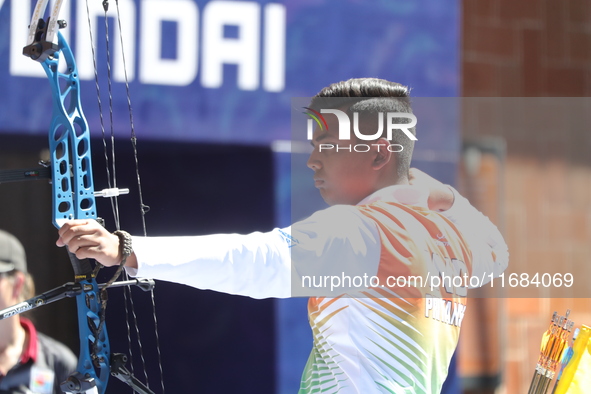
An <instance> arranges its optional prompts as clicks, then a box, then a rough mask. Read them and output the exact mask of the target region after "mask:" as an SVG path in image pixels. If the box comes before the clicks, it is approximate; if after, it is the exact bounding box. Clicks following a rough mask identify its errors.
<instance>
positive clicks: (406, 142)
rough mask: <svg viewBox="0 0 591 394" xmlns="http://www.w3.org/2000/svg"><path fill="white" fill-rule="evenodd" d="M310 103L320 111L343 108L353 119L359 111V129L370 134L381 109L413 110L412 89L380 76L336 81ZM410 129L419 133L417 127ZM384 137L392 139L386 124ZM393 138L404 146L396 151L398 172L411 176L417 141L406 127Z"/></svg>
mask: <svg viewBox="0 0 591 394" xmlns="http://www.w3.org/2000/svg"><path fill="white" fill-rule="evenodd" d="M310 107H311V108H312V109H314V110H317V111H319V110H320V109H329V108H330V109H341V110H342V111H344V112H345V113H347V115H348V116H349V119H353V113H354V112H357V113H359V128H360V130H359V131H360V132H361V133H362V134H366V135H369V134H375V132H376V130H377V129H378V116H379V115H378V114H379V113H384V114H385V113H388V112H403V113H412V107H411V103H410V89H409V88H408V87H406V86H404V85H401V84H399V83H396V82H390V81H386V80H384V79H378V78H355V79H349V80H347V81H341V82H337V83H333V84H332V85H330V86H327V87H325V88H324V89H322V90H321V91H320V92H318V94H316V95H315V96H314V97H313V98H312V101H311V102H310ZM384 116H385V115H384ZM393 121H394V122H395V123H398V124H402V123H409V122H410V119H408V118H394V119H393ZM385 123H386V122H385V120H384V124H385ZM408 130H409V131H410V132H411V133H412V134H413V135H416V130H415V127H412V128H409V129H408ZM380 138H385V139H388V138H387V133H386V127H385V126H384V130H383V132H382V135H381V136H379V137H377V138H376V140H377V139H380ZM389 142H390V143H391V144H399V145H401V146H402V147H403V149H402V151H401V152H396V153H394V157H395V160H396V175H397V176H398V178H408V176H409V173H408V172H409V169H410V162H411V159H412V152H413V149H414V141H413V140H411V139H410V138H408V136H406V135H405V134H404V133H403V132H402V131H400V130H398V131H396V130H395V131H394V132H393V133H392V138H390V139H389Z"/></svg>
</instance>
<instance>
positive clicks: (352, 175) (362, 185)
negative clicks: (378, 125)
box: [307, 117, 376, 205]
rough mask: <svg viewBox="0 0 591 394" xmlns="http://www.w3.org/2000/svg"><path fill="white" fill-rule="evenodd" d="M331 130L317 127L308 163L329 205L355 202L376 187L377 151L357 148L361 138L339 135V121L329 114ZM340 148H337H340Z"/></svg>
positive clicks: (315, 181)
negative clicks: (340, 136)
mask: <svg viewBox="0 0 591 394" xmlns="http://www.w3.org/2000/svg"><path fill="white" fill-rule="evenodd" d="M327 118H328V119H327V123H328V130H327V129H325V130H321V129H320V128H317V129H316V130H315V131H314V136H313V139H312V141H311V143H312V146H313V147H314V150H313V152H312V153H311V154H310V157H309V159H308V163H307V165H308V167H309V168H310V169H312V170H313V171H314V185H315V186H316V188H318V190H319V191H320V195H321V196H322V198H323V199H324V201H325V202H326V203H327V204H329V205H336V204H348V205H355V204H357V203H359V201H361V200H362V199H364V198H365V197H367V196H368V195H369V194H371V193H372V192H373V191H375V187H374V185H375V179H376V178H375V176H376V172H375V171H374V170H373V168H372V163H373V160H374V156H375V155H374V154H373V152H372V150H370V151H369V152H355V149H354V147H355V145H356V144H357V143H359V142H360V141H359V140H357V139H356V138H354V137H352V139H351V140H342V141H340V140H339V139H338V122H337V121H336V118H335V119H331V118H332V117H327ZM337 148H338V149H337Z"/></svg>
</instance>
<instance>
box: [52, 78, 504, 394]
mask: <svg viewBox="0 0 591 394" xmlns="http://www.w3.org/2000/svg"><path fill="white" fill-rule="evenodd" d="M408 97H409V94H408V89H407V88H406V87H404V86H402V85H400V84H397V83H393V82H389V81H385V80H380V79H373V78H363V79H352V80H348V81H344V82H339V83H336V84H333V85H330V86H329V87H327V88H325V89H323V90H322V91H321V92H320V93H318V94H317V95H316V96H315V97H314V98H313V100H312V103H311V105H310V108H311V109H314V110H321V109H323V108H321V107H324V109H326V106H328V107H330V108H332V109H338V110H340V111H343V112H344V113H346V114H348V115H350V116H355V115H354V114H355V113H357V115H356V116H358V117H359V118H358V121H359V122H358V123H357V124H358V125H359V128H360V130H359V131H360V132H361V133H362V134H363V135H370V134H376V130H378V129H379V116H378V114H385V113H411V112H412V110H411V107H410V103H409V98H408ZM325 119H326V121H327V126H328V128H326V129H324V128H323V129H321V128H317V129H316V130H315V131H314V136H313V138H312V145H313V146H314V150H313V152H312V153H311V155H310V158H309V160H308V163H307V165H308V167H309V168H311V169H312V170H313V171H314V184H315V186H316V187H317V188H318V189H319V191H320V194H321V195H322V197H323V199H324V200H325V201H326V202H327V203H328V204H329V205H330V207H329V208H327V209H324V210H321V211H318V212H316V213H314V214H313V215H311V216H310V217H309V218H307V219H305V220H302V221H300V222H297V223H294V224H293V225H292V226H290V227H288V228H285V229H274V230H273V231H270V232H267V233H258V232H257V233H252V234H248V235H237V234H216V235H208V236H196V237H147V238H144V237H133V249H134V252H133V253H132V254H131V255H130V256H129V257H128V258H127V261H126V263H125V264H126V268H127V269H128V271H129V272H130V273H132V274H134V275H138V276H145V277H152V278H155V279H161V280H167V281H172V282H177V283H183V284H186V285H190V286H194V287H197V288H201V289H212V290H216V291H222V292H226V293H230V294H240V295H246V296H250V297H254V298H265V297H290V296H310V299H309V303H308V316H309V320H310V325H311V328H312V331H313V336H314V343H313V348H312V352H311V354H310V357H309V360H308V363H307V364H306V366H305V369H304V372H303V376H302V382H301V387H300V393H311V392H317V391H322V392H327V393H337V392H339V393H368V392H389V393H429V394H434V393H439V391H440V389H441V385H442V384H443V381H444V380H445V377H446V375H447V368H448V365H449V360H450V358H451V356H452V354H453V351H454V350H455V347H456V345H457V341H458V336H459V331H460V327H461V322H462V319H463V316H464V314H465V313H466V287H467V285H466V283H465V282H451V281H450V282H449V283H441V282H439V283H438V284H437V285H436V286H433V285H432V283H431V284H430V283H429V282H428V281H425V282H422V281H421V283H417V280H418V279H417V278H429V277H431V278H433V277H436V278H440V279H441V278H443V277H446V276H453V277H458V276H459V277H462V276H464V277H465V276H466V275H479V274H481V273H488V274H489V277H490V275H492V276H494V275H498V274H500V273H501V272H502V271H503V270H504V269H505V268H506V266H507V263H508V253H507V248H506V245H505V242H504V241H503V238H502V236H501V235H500V233H499V232H498V230H497V229H496V227H495V226H494V225H492V223H490V221H488V219H487V218H486V217H484V216H483V215H482V214H480V213H479V212H478V211H476V210H475V209H474V208H473V207H471V206H470V204H469V203H468V202H467V200H465V199H464V198H463V197H461V196H460V195H459V194H458V193H457V192H456V191H455V190H453V189H452V188H450V187H448V186H446V185H443V184H441V183H440V182H438V181H436V180H434V179H433V178H430V177H429V176H427V175H426V174H424V173H421V172H420V171H418V170H410V160H411V156H412V150H413V146H414V140H412V139H410V138H408V136H407V135H405V134H404V133H391V139H390V140H387V139H386V138H384V137H387V135H375V139H374V140H373V141H371V143H367V146H368V147H369V149H368V150H367V151H365V149H363V150H364V151H362V152H359V151H356V150H355V149H344V148H343V149H336V148H335V149H323V150H321V149H320V144H326V145H327V146H328V145H332V146H335V147H337V146H339V147H341V146H342V145H343V144H355V143H360V142H367V141H366V140H365V139H364V140H363V141H361V139H360V138H359V137H358V136H356V135H355V133H351V134H352V137H351V140H350V141H346V142H344V141H342V140H339V135H338V122H337V118H336V117H331V116H330V115H327V116H326V117H325ZM410 130H411V131H412V133H413V134H414V133H415V130H414V128H411V129H410ZM392 144H396V145H400V146H402V147H403V149H402V150H401V151H393V150H392V149H388V148H387V147H389V146H390V145H392ZM119 234H120V233H119ZM59 235H60V238H59V240H58V242H57V244H58V245H59V246H64V245H67V246H68V247H69V248H70V251H72V252H74V253H76V255H77V256H78V257H79V258H86V257H90V258H95V259H96V260H97V261H99V262H100V263H101V264H103V265H106V266H112V265H117V264H119V263H120V262H121V261H122V253H121V250H120V238H119V236H116V235H113V234H110V233H109V232H108V231H107V230H105V229H104V228H102V227H101V226H100V225H98V224H96V223H95V222H94V221H85V220H79V221H71V222H69V223H67V224H65V225H64V226H63V227H62V228H61V229H60V231H59ZM339 275H341V277H342V278H343V279H345V278H357V277H364V276H365V277H371V278H375V279H374V281H373V282H372V283H371V285H370V286H368V285H364V286H362V287H359V286H357V285H355V284H354V283H353V284H351V283H350V282H349V284H347V285H346V286H343V287H337V288H334V287H332V286H331V288H327V287H326V286H325V287H322V286H321V287H314V286H310V285H309V283H310V282H305V281H304V280H303V278H305V277H314V278H327V277H328V278H333V277H338V276H339ZM411 278H414V279H415V281H414V283H411V281H410V279H411ZM400 279H403V280H405V281H406V280H408V282H405V283H406V285H404V286H400ZM306 283H308V285H306Z"/></svg>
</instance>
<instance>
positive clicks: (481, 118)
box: [462, 0, 591, 393]
mask: <svg viewBox="0 0 591 394" xmlns="http://www.w3.org/2000/svg"><path fill="white" fill-rule="evenodd" d="M462 39H463V42H462V68H463V72H462V94H463V96H464V97H512V98H515V97H528V98H531V99H525V100H518V99H512V100H514V101H513V102H511V101H509V100H492V101H491V100H487V99H470V98H468V99H465V100H464V105H463V114H464V115H463V117H464V119H463V124H462V134H463V137H464V139H465V140H476V141H479V140H482V139H483V138H485V137H490V136H495V137H499V138H501V139H503V140H504V141H505V143H506V157H505V160H504V165H503V168H502V171H501V172H502V173H501V176H500V182H501V183H502V185H501V189H502V191H501V193H500V199H499V206H500V207H501V209H500V217H499V221H500V223H503V231H504V235H505V237H506V240H507V242H508V245H509V248H510V253H511V264H512V265H511V268H510V269H509V272H530V273H534V272H537V271H540V270H545V271H547V272H550V271H551V270H553V269H555V270H558V269H560V270H563V271H564V270H568V271H572V272H573V273H575V280H580V281H584V282H589V281H590V280H591V279H590V278H591V275H590V272H589V269H588V268H587V267H588V266H591V132H590V131H589V127H588V126H587V125H589V124H591V122H588V120H589V119H587V116H588V115H586V114H585V112H586V111H587V108H588V109H589V110H591V99H588V102H587V99H585V98H584V97H586V96H591V2H589V1H585V0H519V1H515V0H466V1H464V2H463V33H462ZM535 97H560V98H561V99H557V100H552V99H546V100H541V101H537V102H536V101H535V100H539V99H535ZM565 97H571V99H565ZM532 102H533V103H536V105H537V106H541V107H542V108H543V106H544V105H547V106H548V108H547V111H543V110H542V111H540V110H539V108H540V107H536V108H538V110H537V111H536V112H535V116H529V117H528V116H527V114H525V115H524V113H523V112H520V111H519V110H515V108H516V106H515V105H513V104H515V103H526V104H525V105H526V106H527V105H528V104H531V103H532ZM491 103H492V104H491ZM499 103H500V104H499ZM493 106H497V108H496V110H492V111H491V108H492V107H493ZM499 108H501V109H499ZM518 108H522V107H518ZM557 108H558V109H557ZM512 109H513V110H512ZM512 111H513V112H512ZM587 112H591V111H587ZM530 115H531V114H530ZM573 117H575V118H577V120H576V121H572V119H573ZM468 178H469V177H467V176H463V182H462V183H463V185H464V191H465V192H466V193H468V194H469V193H473V190H472V189H473V188H474V187H476V186H477V185H476V186H475V183H478V181H477V180H474V179H472V180H471V179H468ZM471 188H472V189H471ZM471 190H472V191H471ZM489 197H490V196H489ZM475 203H476V204H478V201H475ZM481 204H482V206H481V207H480V208H481V209H482V210H483V211H484V212H485V213H488V214H490V215H491V216H493V215H494V214H495V213H494V212H490V210H491V207H490V206H489V205H487V204H483V203H481ZM487 211H488V212H487ZM555 267H556V268H555ZM587 287H591V286H587ZM551 296H552V293H548V292H547V291H545V290H543V289H540V290H539V291H537V293H536V294H534V295H533V296H531V297H529V298H526V299H517V298H515V299H510V300H506V301H502V305H501V311H502V314H501V315H500V318H501V319H504V321H503V324H502V325H501V326H502V327H504V328H502V329H501V330H502V331H503V332H502V333H501V335H500V339H499V340H500V343H501V345H500V346H502V348H503V349H502V351H501V352H499V357H500V358H502V362H501V363H500V365H502V367H501V369H502V370H501V372H502V375H503V385H502V387H501V388H500V390H499V392H502V393H522V392H527V388H528V387H529V384H530V381H531V377H532V374H533V370H534V367H535V364H536V360H537V355H538V350H539V346H540V341H541V337H542V333H543V332H544V331H545V330H546V328H547V327H548V324H549V319H550V317H551V315H552V313H553V312H554V311H555V310H557V311H558V312H560V313H562V314H563V313H564V312H565V311H566V309H567V308H570V309H571V310H572V313H571V318H572V319H573V320H575V321H576V322H577V326H580V324H582V323H583V324H586V325H591V300H589V299H586V298H548V297H551ZM467 331H468V332H467V334H466V337H468V338H469V337H474V336H476V337H478V335H477V331H476V332H475V330H467ZM474 334H476V335H474ZM462 340H464V339H462ZM470 340H473V339H470ZM480 340H481V341H487V338H486V337H484V336H480ZM466 341H468V339H467V340H466ZM472 346H474V345H472ZM483 346H484V345H482V344H481V347H483ZM462 370H463V371H470V368H469V365H468V366H466V365H463V366H462ZM470 373H474V371H473V370H472V371H470ZM472 392H479V391H472ZM481 392H484V391H481Z"/></svg>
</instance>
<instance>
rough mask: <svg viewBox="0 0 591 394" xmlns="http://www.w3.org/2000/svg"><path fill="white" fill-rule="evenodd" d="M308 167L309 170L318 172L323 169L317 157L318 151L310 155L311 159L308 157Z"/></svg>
mask: <svg viewBox="0 0 591 394" xmlns="http://www.w3.org/2000/svg"><path fill="white" fill-rule="evenodd" d="M306 165H307V166H308V168H310V169H311V170H314V171H318V170H319V169H321V168H322V163H321V162H320V160H318V158H317V157H316V151H314V152H312V153H311V154H310V157H308V161H307V162H306Z"/></svg>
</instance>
